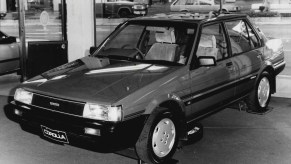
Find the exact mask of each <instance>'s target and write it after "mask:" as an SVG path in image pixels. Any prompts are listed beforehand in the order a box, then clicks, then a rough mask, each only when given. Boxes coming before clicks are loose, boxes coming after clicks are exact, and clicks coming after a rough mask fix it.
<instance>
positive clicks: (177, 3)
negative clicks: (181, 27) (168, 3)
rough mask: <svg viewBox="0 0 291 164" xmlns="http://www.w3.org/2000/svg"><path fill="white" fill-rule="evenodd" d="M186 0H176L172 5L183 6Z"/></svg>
mask: <svg viewBox="0 0 291 164" xmlns="http://www.w3.org/2000/svg"><path fill="white" fill-rule="evenodd" d="M186 2H187V0H178V1H176V3H175V4H174V5H185V4H186Z"/></svg>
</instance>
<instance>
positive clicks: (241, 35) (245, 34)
mask: <svg viewBox="0 0 291 164" xmlns="http://www.w3.org/2000/svg"><path fill="white" fill-rule="evenodd" d="M225 25H226V28H227V31H228V34H229V37H230V38H229V39H230V44H231V49H232V53H233V54H239V53H242V52H247V51H251V50H253V49H256V48H258V47H260V44H259V39H258V38H257V36H256V35H255V33H254V31H253V30H252V29H251V27H250V26H249V25H248V24H247V23H246V22H245V21H243V20H236V21H230V22H226V23H225Z"/></svg>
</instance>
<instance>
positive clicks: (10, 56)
mask: <svg viewBox="0 0 291 164" xmlns="http://www.w3.org/2000/svg"><path fill="white" fill-rule="evenodd" d="M19 63H20V58H19V44H18V43H17V42H16V38H15V37H13V36H8V35H7V34H5V33H3V32H1V31H0V75H4V74H9V73H13V72H17V71H19V70H20V65H19Z"/></svg>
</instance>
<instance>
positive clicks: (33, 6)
mask: <svg viewBox="0 0 291 164" xmlns="http://www.w3.org/2000/svg"><path fill="white" fill-rule="evenodd" d="M18 4H19V13H20V15H19V23H20V25H19V26H20V30H19V33H20V34H19V35H20V40H21V44H22V46H21V54H22V55H21V66H22V75H23V79H24V80H26V79H28V78H31V77H34V76H36V75H38V74H41V73H43V72H45V71H47V70H50V69H52V68H54V67H57V66H59V65H62V64H65V63H67V62H68V54H67V52H68V51H67V36H66V5H65V4H66V2H65V0H35V1H27V0H19V2H18Z"/></svg>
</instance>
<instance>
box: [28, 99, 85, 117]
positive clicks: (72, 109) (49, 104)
mask: <svg viewBox="0 0 291 164" xmlns="http://www.w3.org/2000/svg"><path fill="white" fill-rule="evenodd" d="M32 105H34V106H38V107H41V108H46V109H50V110H55V111H59V112H63V113H69V114H73V115H78V116H82V115H83V109H84V106H85V104H84V103H81V102H74V101H70V100H65V99H59V98H55V97H49V96H45V95H40V94H34V95H33V100H32Z"/></svg>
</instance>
